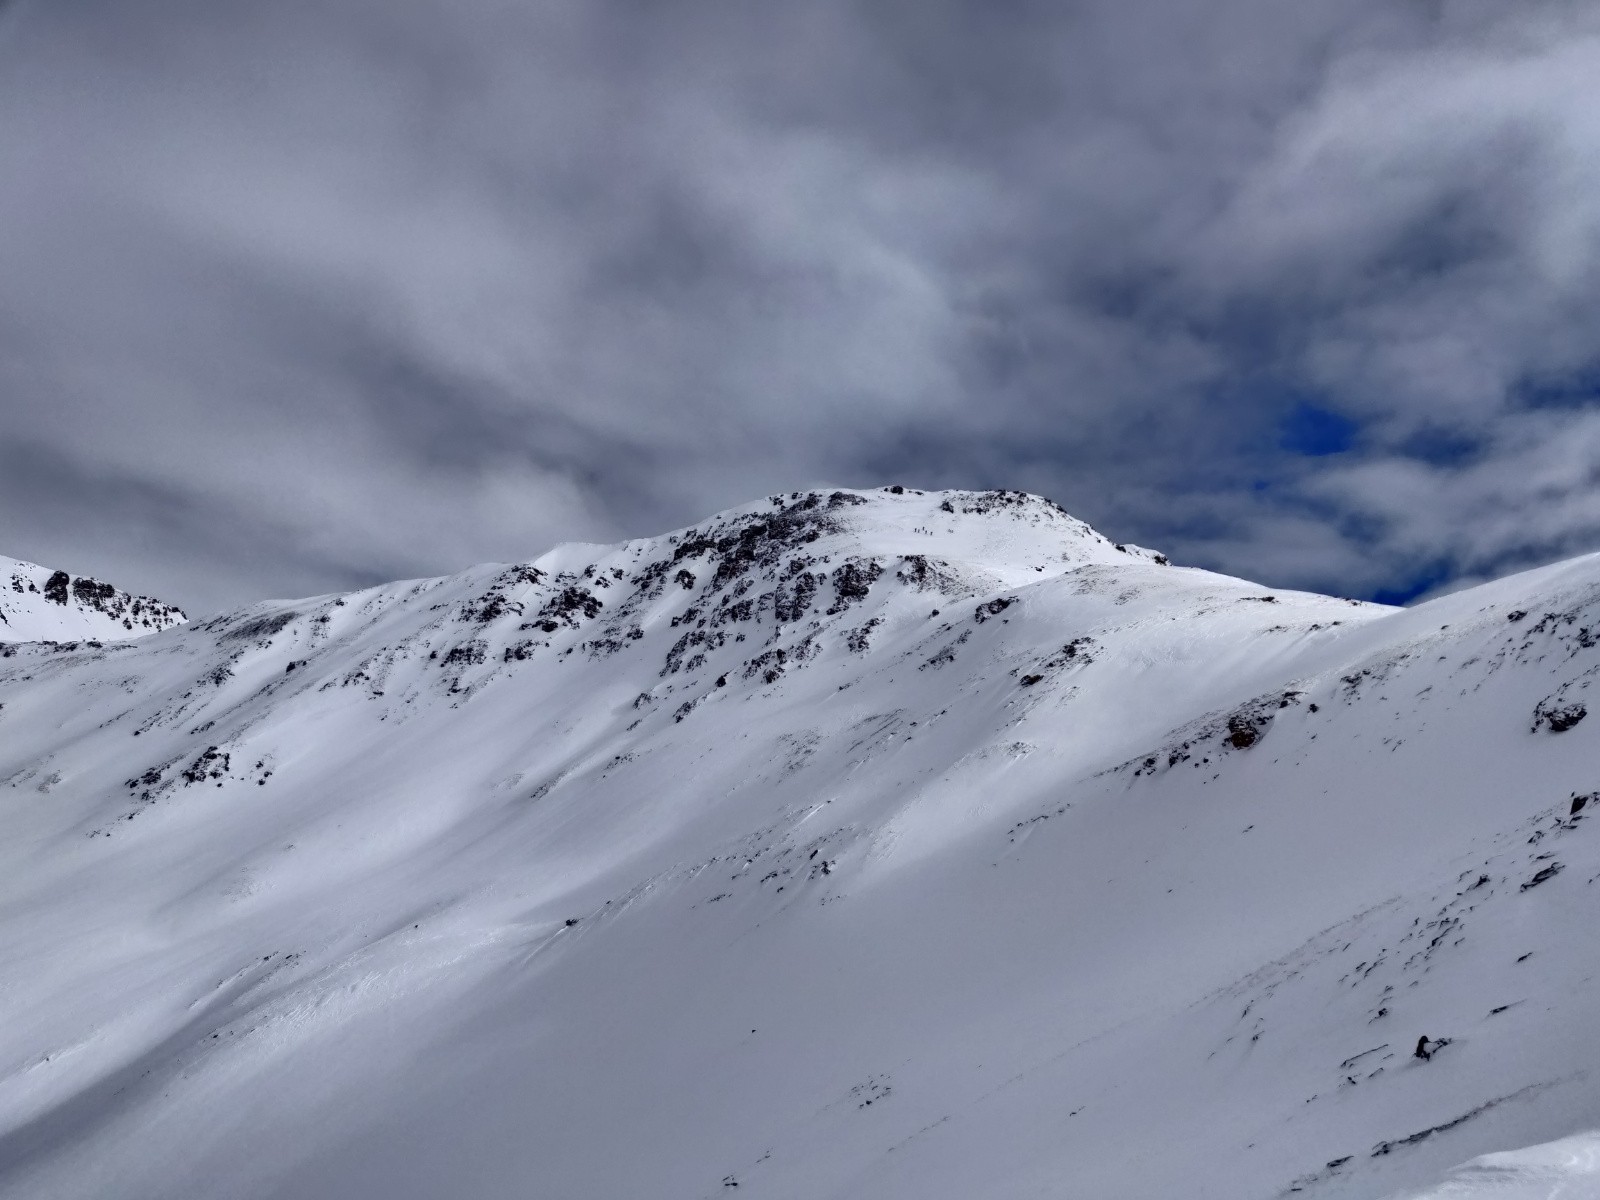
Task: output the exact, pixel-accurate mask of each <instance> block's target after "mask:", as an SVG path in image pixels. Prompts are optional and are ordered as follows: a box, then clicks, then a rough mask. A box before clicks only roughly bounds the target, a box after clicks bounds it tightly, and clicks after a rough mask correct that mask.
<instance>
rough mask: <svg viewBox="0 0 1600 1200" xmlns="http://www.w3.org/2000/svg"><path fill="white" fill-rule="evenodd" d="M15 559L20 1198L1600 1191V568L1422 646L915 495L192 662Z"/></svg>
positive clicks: (692, 532)
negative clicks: (1590, 1135) (1598, 703)
mask: <svg viewBox="0 0 1600 1200" xmlns="http://www.w3.org/2000/svg"><path fill="white" fill-rule="evenodd" d="M8 564H9V566H8ZM0 566H8V571H9V573H8V574H0V583H5V582H6V580H8V579H11V577H12V576H15V579H16V580H18V581H21V585H20V586H14V585H13V586H12V590H11V591H10V592H8V593H6V594H8V595H11V596H12V597H13V599H12V600H11V601H9V602H0V614H4V615H5V616H6V619H7V622H8V623H9V625H10V629H9V631H8V628H7V626H6V625H0V806H3V808H0V811H3V813H4V821H5V828H6V832H7V836H6V838H4V839H3V840H0V946H4V948H5V953H4V955H3V956H0V997H3V1011H4V1012H5V1014H6V1020H5V1022H4V1024H3V1026H0V1196H5V1197H12V1196H15V1197H27V1198H29V1200H32V1198H34V1197H79V1196H90V1195H113V1194H114V1195H118V1196H122V1197H130V1198H133V1197H150V1198H152V1200H153V1198H155V1197H162V1198H172V1197H190V1196H193V1197H202V1196H204V1197H210V1196H238V1197H300V1196H312V1195H349V1196H374V1197H377V1196H382V1197H418V1198H420V1197H433V1196H440V1195H450V1196H457V1197H475V1196H476V1197H499V1196H504V1195H509V1194H516V1195H523V1194H531V1195H541V1196H543V1195H548V1196H574V1197H576V1196H582V1197H586V1198H590V1197H593V1198H598V1197H619V1198H622V1197H639V1196H652V1197H683V1198H685V1200H701V1198H705V1197H713V1196H729V1195H737V1196H741V1197H745V1196H755V1197H772V1198H774V1200H776V1198H790V1197H793V1198H796V1200H799V1198H802V1197H803V1198H807V1200H810V1198H817V1197H840V1198H843V1197H874V1198H882V1200H890V1198H895V1197H905V1198H907V1200H909V1198H912V1197H916V1198H918V1200H926V1198H941V1197H950V1198H952V1200H953V1198H958V1197H959V1198H967V1197H973V1196H984V1197H1010V1196H1033V1195H1050V1196H1055V1197H1068V1198H1083V1200H1107V1198H1111V1200H1115V1198H1119V1197H1129V1198H1134V1200H1137V1198H1144V1197H1151V1198H1166V1197H1180V1196H1181V1197H1185V1198H1188V1200H1205V1198H1209V1197H1214V1198H1217V1200H1257V1198H1259V1200H1269V1198H1278V1197H1284V1196H1291V1195H1303V1196H1309V1197H1317V1198H1322V1197H1348V1198H1355V1197H1362V1198H1376V1197H1381V1196H1388V1195H1393V1194H1404V1195H1406V1196H1408V1197H1410V1196H1415V1197H1422V1196H1427V1197H1435V1196H1437V1197H1441V1198H1442V1197H1453V1196H1480V1195H1481V1196H1484V1197H1502V1198H1503V1200H1523V1198H1524V1197H1529V1196H1535V1195H1537V1196H1547V1195H1548V1196H1557V1195H1560V1196H1584V1195H1600V1189H1596V1188H1595V1187H1594V1185H1593V1183H1592V1182H1589V1183H1586V1182H1584V1181H1585V1179H1587V1178H1588V1177H1589V1176H1593V1175H1594V1170H1593V1168H1592V1165H1585V1164H1592V1163H1593V1162H1594V1161H1596V1156H1595V1150H1594V1143H1593V1141H1592V1139H1591V1140H1590V1141H1587V1142H1585V1141H1583V1140H1582V1139H1581V1138H1578V1139H1568V1140H1567V1141H1563V1142H1557V1143H1554V1145H1555V1147H1556V1149H1550V1148H1548V1147H1545V1146H1534V1145H1533V1144H1534V1143H1549V1142H1551V1139H1554V1138H1563V1137H1565V1136H1566V1135H1569V1134H1573V1133H1574V1132H1575V1131H1579V1130H1583V1129H1586V1128H1591V1127H1593V1126H1595V1125H1600V1072H1597V1071H1596V1067H1597V1065H1600V1064H1597V1063H1596V1061H1595V1060H1596V1058H1597V1056H1600V1050H1597V1049H1596V1046H1597V1045H1600V1043H1597V1042H1596V1041H1595V1039H1593V1038H1592V1037H1590V1036H1589V1031H1590V1030H1591V1029H1592V1028H1593V1026H1594V1022H1595V1018H1596V1016H1597V1013H1596V1011H1595V1010H1596V1007H1597V1001H1596V1000H1595V999H1594V997H1595V996H1596V995H1597V994H1600V993H1597V989H1596V986H1595V974H1596V972H1597V970H1600V953H1597V947H1600V942H1597V940H1596V938H1595V936H1594V934H1593V932H1592V929H1593V917H1592V913H1593V911H1594V906H1595V903H1596V895H1597V892H1596V888H1597V887H1600V827H1596V826H1594V825H1593V824H1592V821H1593V819H1594V814H1595V812H1596V810H1597V809H1600V795H1597V793H1600V754H1597V753H1596V749H1597V747H1596V744H1595V735H1596V731H1597V729H1600V722H1588V721H1586V719H1585V718H1586V717H1587V715H1588V711H1587V706H1588V702H1589V697H1590V688H1591V684H1592V683H1593V681H1594V679H1595V678H1596V676H1597V674H1600V557H1596V556H1591V557H1587V558H1582V559H1576V560H1572V561H1571V562H1567V563H1563V564H1558V565H1556V566H1553V567H1549V568H1544V569H1541V570H1538V571H1533V572H1529V573H1526V574H1523V575H1519V576H1516V577H1513V578H1510V579H1506V580H1502V581H1499V582H1497V583H1493V584H1488V585H1484V586H1482V587H1478V588H1474V589H1471V590H1470V591H1465V592H1461V593H1457V594H1454V595H1451V596H1448V597H1445V598H1443V599H1440V600H1436V601H1434V602H1432V603H1429V604H1425V605H1421V606H1419V607H1417V608H1414V609H1409V610H1397V609H1389V608H1384V607H1382V606H1377V605H1370V604H1358V603H1354V602H1351V601H1346V600H1338V599H1333V598H1328V597H1321V596H1312V595H1306V594H1301V593H1289V592H1274V591H1271V590H1269V589H1265V588H1261V587H1259V586H1257V585H1254V584H1250V583H1247V582H1244V581H1241V580H1235V579H1228V578H1225V577H1221V576H1217V575H1213V574H1209V573H1206V572H1202V571H1196V570H1190V569H1186V568H1180V567H1175V566H1171V565H1169V564H1168V563H1167V562H1166V560H1165V559H1164V558H1162V557H1161V556H1160V555H1158V554H1155V553H1154V552H1152V551H1148V550H1143V549H1141V548H1138V547H1132V546H1117V545H1114V544H1112V543H1110V542H1108V541H1107V540H1106V539H1104V538H1103V537H1101V536H1100V535H1099V534H1097V533H1095V532H1094V531H1093V530H1091V529H1090V528H1089V527H1088V526H1086V525H1084V524H1083V523H1082V522H1079V521H1077V520H1075V519H1073V518H1072V517H1070V516H1068V515H1067V514H1065V513H1063V512H1062V511H1061V510H1060V509H1059V508H1057V507H1055V506H1054V505H1052V504H1050V503H1049V502H1048V501H1043V500H1040V499H1038V498H1036V497H1029V496H1025V495H1023V494H1021V493H967V492H948V493H921V492H917V491H915V490H911V489H885V490H882V491H878V492H852V491H838V492H815V493H792V494H789V495H786V496H780V497H773V498H770V499H768V500H764V501H762V502H760V503H758V504H754V505H748V506H746V507H744V508H742V509H736V510H732V511H731V512H729V513H724V514H721V515H720V516H718V517H715V518H713V519H711V520H710V521H707V522H705V523H703V524H701V525H699V526H696V527H694V528H692V529H687V530H681V531H678V532H677V533H674V534H670V535H666V536H664V537H660V538H652V539H643V540H640V541H636V542H630V543H626V544H623V545H621V546H615V547H602V546H568V547H560V548H558V549H556V550H554V551H552V552H550V553H549V554H547V555H545V556H544V557H542V558H540V559H538V560H535V561H534V562H532V563H528V564H519V565H513V566H500V565H493V566H486V567H482V568H477V569H475V570H472V571H468V572H464V573H463V574H461V575H457V576H452V577H449V578H445V579H437V580H422V581H409V582H403V583H396V584H392V585H387V586H384V587H379V588H374V589H369V590H367V591H364V592H359V593H354V594H351V595H345V596H326V597H320V598H313V599H309V600H301V601H295V602H272V603H265V604H260V605H255V606H252V607H250V608H248V609H245V610H242V611H239V612H235V613H230V614H226V615H224V616H221V617H217V618H215V619H212V620H207V621H201V622H194V623H188V624H181V623H178V622H181V620H182V614H179V613H176V611H175V610H170V609H167V608H166V607H165V606H159V605H158V604H157V603H156V602H154V601H148V600H145V599H143V598H140V600H139V609H138V617H139V619H140V620H151V621H152V622H153V625H162V626H163V628H162V629H161V630H160V631H159V632H152V633H149V636H142V637H131V636H130V635H132V634H134V633H136V632H138V633H143V632H146V630H145V628H143V627H141V628H138V629H135V628H134V627H133V626H134V625H136V624H137V622H136V621H135V620H133V619H131V618H132V616H133V607H132V606H133V603H134V599H133V598H131V597H126V596H125V595H124V594H122V593H117V592H115V590H114V589H108V588H107V587H106V585H101V584H98V583H97V582H95V581H86V583H85V585H84V586H83V587H81V588H76V590H74V588H75V585H74V583H73V581H72V580H71V578H70V577H68V579H67V583H66V584H65V585H62V584H61V583H60V580H59V579H58V578H57V577H56V573H53V572H49V571H46V570H45V569H44V568H37V567H33V566H31V565H30V564H19V563H12V560H5V561H4V562H3V563H0ZM52 580H55V583H54V584H53V585H52V586H51V594H50V596H48V597H47V596H46V595H45V594H44V587H45V585H46V584H50V583H51V581H52ZM29 583H32V584H33V585H34V586H35V587H36V588H37V589H39V590H37V591H34V592H30V591H29V590H28V585H29ZM61 595H65V596H66V602H61V601H60V600H58V597H59V596H61ZM80 601H81V603H80ZM7 603H9V604H10V605H11V607H9V608H7V607H5V605H6V604H7ZM97 605H98V607H97ZM154 614H160V615H159V616H157V615H154ZM25 622H31V624H25ZM96 623H98V624H96ZM102 627H103V628H102ZM152 628H153V626H152ZM24 629H26V630H27V632H26V634H25V635H24V634H23V632H22V631H23V630H24ZM116 629H121V631H122V633H121V636H122V637H125V638H129V640H120V641H117V640H112V639H113V638H114V637H116V636H118V635H117V634H116V632H115V630H116ZM1423 1037H1426V1038H1428V1039H1430V1042H1431V1043H1436V1048H1435V1049H1434V1050H1433V1051H1432V1053H1431V1056H1430V1057H1429V1058H1427V1059H1426V1060H1424V1059H1421V1058H1418V1057H1416V1055H1415V1054H1414V1048H1415V1047H1416V1045H1417V1043H1418V1039H1419V1038H1423ZM1512 1146H1532V1147H1533V1148H1532V1149H1530V1150H1528V1151H1525V1152H1521V1154H1520V1157H1519V1156H1518V1155H1517V1154H1512V1155H1509V1156H1508V1155H1500V1156H1499V1157H1496V1156H1495V1155H1494V1154H1490V1157H1488V1158H1477V1159H1474V1158H1473V1156H1475V1155H1483V1154H1485V1153H1486V1152H1493V1151H1503V1150H1505V1148H1506V1147H1512ZM1467 1159H1473V1162H1471V1163H1468V1164H1467V1165H1466V1166H1464V1167H1462V1168H1460V1169H1459V1170H1457V1171H1455V1172H1453V1173H1452V1174H1450V1175H1448V1176H1446V1175H1445V1174H1444V1173H1445V1172H1446V1170H1447V1169H1448V1168H1450V1167H1451V1165H1452V1164H1455V1163H1460V1162H1463V1161H1465V1160H1467ZM1440 1178H1444V1180H1445V1181H1444V1182H1443V1183H1438V1182H1437V1181H1438V1180H1439V1179H1440ZM1430 1181H1434V1182H1430ZM1552 1181H1554V1182H1552ZM1430 1187H1431V1188H1432V1189H1433V1190H1431V1191H1428V1190H1423V1191H1419V1190H1417V1189H1426V1188H1430ZM1497 1188H1498V1189H1499V1190H1495V1189H1497ZM1540 1188H1544V1189H1545V1190H1543V1191H1540V1190H1538V1189H1540ZM1552 1188H1566V1189H1568V1190H1565V1191H1561V1190H1550V1189H1552ZM1585 1188H1589V1189H1590V1190H1588V1191H1585V1190H1583V1189H1585ZM1408 1189H1409V1190H1408ZM1518 1189H1521V1190H1518Z"/></svg>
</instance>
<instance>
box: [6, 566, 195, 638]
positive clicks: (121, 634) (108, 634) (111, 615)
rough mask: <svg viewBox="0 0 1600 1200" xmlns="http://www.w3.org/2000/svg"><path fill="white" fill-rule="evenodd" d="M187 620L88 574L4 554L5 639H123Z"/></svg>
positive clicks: (178, 611)
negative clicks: (53, 567)
mask: <svg viewBox="0 0 1600 1200" xmlns="http://www.w3.org/2000/svg"><path fill="white" fill-rule="evenodd" d="M185 620H187V618H186V617H185V616H184V614H183V610H182V609H180V608H175V607H174V606H172V605H170V604H163V603H162V602H161V601H159V600H152V599H151V598H150V597H148V596H133V595H129V594H128V593H127V592H124V591H119V590H118V589H117V588H114V587H112V586H111V585H110V584H109V583H102V582H100V580H98V579H93V578H90V577H89V576H87V575H78V576H72V575H69V574H67V573H66V572H65V571H52V570H51V569H50V568H48V567H41V566H39V565H37V564H36V563H30V562H22V561H21V560H19V559H15V558H5V557H0V642H42V641H57V642H66V641H75V640H78V639H85V640H89V639H93V640H99V641H107V642H110V641H122V640H123V639H125V638H134V637H142V636H144V635H145V634H147V633H159V632H160V631H161V630H163V629H167V628H169V627H171V626H173V625H179V624H182V623H183V622H184V621H185Z"/></svg>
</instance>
